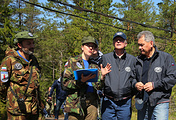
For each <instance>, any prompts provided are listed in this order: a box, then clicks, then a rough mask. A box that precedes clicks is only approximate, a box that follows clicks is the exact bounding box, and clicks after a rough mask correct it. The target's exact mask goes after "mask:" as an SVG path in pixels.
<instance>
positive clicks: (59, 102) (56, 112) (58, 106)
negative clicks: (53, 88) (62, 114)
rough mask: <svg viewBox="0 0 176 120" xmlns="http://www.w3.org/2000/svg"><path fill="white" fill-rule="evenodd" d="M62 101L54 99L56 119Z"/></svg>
mask: <svg viewBox="0 0 176 120" xmlns="http://www.w3.org/2000/svg"><path fill="white" fill-rule="evenodd" d="M63 102H64V100H59V99H56V107H55V110H54V116H55V119H58V115H59V110H60V107H61V105H62V103H63Z"/></svg>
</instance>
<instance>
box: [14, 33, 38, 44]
mask: <svg viewBox="0 0 176 120" xmlns="http://www.w3.org/2000/svg"><path fill="white" fill-rule="evenodd" d="M37 37H38V36H37V35H33V34H32V33H30V32H28V31H23V32H19V33H17V34H16V35H15V38H16V39H17V40H18V42H20V41H21V40H24V39H35V38H37ZM19 40H20V41H19Z"/></svg>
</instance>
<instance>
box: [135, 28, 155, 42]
mask: <svg viewBox="0 0 176 120" xmlns="http://www.w3.org/2000/svg"><path fill="white" fill-rule="evenodd" d="M143 35H144V40H145V41H146V42H150V41H153V45H155V38H154V35H153V33H151V32H150V31H142V32H140V33H139V34H138V35H137V39H140V38H141V37H142V36H143Z"/></svg>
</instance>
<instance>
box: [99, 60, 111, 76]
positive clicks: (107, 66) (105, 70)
mask: <svg viewBox="0 0 176 120" xmlns="http://www.w3.org/2000/svg"><path fill="white" fill-rule="evenodd" d="M100 67H101V74H102V76H101V77H102V78H104V77H105V75H106V74H108V73H110V72H111V64H109V63H107V65H106V67H105V68H103V65H102V64H101V65H100Z"/></svg>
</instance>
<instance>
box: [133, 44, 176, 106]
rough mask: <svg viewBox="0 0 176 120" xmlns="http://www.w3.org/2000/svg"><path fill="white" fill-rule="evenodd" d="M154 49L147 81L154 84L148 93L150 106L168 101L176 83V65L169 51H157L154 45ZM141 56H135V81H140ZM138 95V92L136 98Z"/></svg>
mask: <svg viewBox="0 0 176 120" xmlns="http://www.w3.org/2000/svg"><path fill="white" fill-rule="evenodd" d="M155 49H156V51H155V52H156V54H155V55H154V57H152V60H151V63H150V66H149V71H148V82H153V85H154V89H153V90H152V91H151V92H149V93H148V94H149V102H150V105H151V106H155V105H156V104H158V103H161V102H166V101H169V97H170V95H171V91H172V87H173V86H174V85H175V84H176V66H175V61H174V59H173V57H172V56H171V55H170V54H169V53H166V52H163V51H159V50H158V49H157V48H156V47H155ZM143 58H144V56H143V55H140V56H138V57H137V62H136V78H137V82H140V81H142V68H143ZM139 93H140V92H139ZM139 96H140V94H138V95H137V96H136V98H138V97H139Z"/></svg>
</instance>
